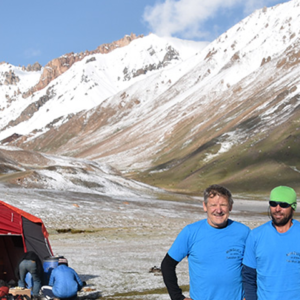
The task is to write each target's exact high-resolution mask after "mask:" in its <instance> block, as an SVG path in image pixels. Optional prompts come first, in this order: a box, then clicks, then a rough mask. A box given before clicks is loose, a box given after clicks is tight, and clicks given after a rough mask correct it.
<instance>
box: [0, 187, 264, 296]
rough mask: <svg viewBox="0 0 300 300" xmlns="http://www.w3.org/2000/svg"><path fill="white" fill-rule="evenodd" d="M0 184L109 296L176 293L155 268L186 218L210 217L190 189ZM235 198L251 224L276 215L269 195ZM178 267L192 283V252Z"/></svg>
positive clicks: (93, 288)
mask: <svg viewBox="0 0 300 300" xmlns="http://www.w3.org/2000/svg"><path fill="white" fill-rule="evenodd" d="M0 192H1V194H2V196H3V197H2V199H3V201H7V202H9V203H11V205H13V206H15V207H19V208H20V209H22V210H24V211H26V212H28V213H30V214H32V215H33V216H35V217H36V218H38V219H41V220H42V221H43V224H44V225H45V227H46V229H47V231H48V233H49V237H48V239H49V243H50V246H51V249H52V251H53V254H54V255H62V256H65V257H67V258H68V260H69V262H70V266H71V267H72V268H74V269H75V270H76V271H77V272H78V274H79V275H80V277H81V278H82V280H85V281H86V282H87V286H88V287H89V288H90V292H89V294H90V295H91V296H93V295H98V296H99V299H103V300H108V299H148V300H152V299H153V300H154V299H162V300H164V299H165V300H167V299H169V296H168V295H167V293H166V290H165V288H164V284H163V280H162V276H161V275H160V274H159V273H151V272H149V270H150V269H151V268H152V267H154V266H157V267H159V266H160V263H161V260H162V258H163V257H164V255H165V254H166V252H167V251H168V249H169V247H170V246H171V243H172V241H173V240H174V238H175V237H176V235H177V234H178V232H179V231H180V230H181V229H182V228H183V226H185V225H187V224H188V223H191V222H194V221H197V220H199V219H201V218H204V217H205V214H204V212H203V209H202V201H201V198H199V197H195V198H193V197H189V196H183V195H181V196H180V195H173V196H172V195H169V197H170V199H169V200H160V199H155V198H154V197H151V198H149V196H147V195H144V196H143V195H141V198H140V199H139V201H137V199H138V198H134V197H126V196H120V197H109V196H106V197H104V196H99V195H95V194H94V195H93V194H86V193H72V192H59V191H43V190H34V189H19V190H18V189H14V188H5V189H4V188H3V187H2V188H1V191H0ZM171 196H172V197H173V198H172V197H171ZM264 197H265V196H264V195H261V200H265V198H264ZM234 201H235V203H234V209H233V211H232V219H234V220H238V221H241V222H244V223H245V224H247V225H249V226H250V227H252V228H253V227H256V226H258V225H259V224H261V223H263V222H265V221H267V220H269V219H268V216H267V202H266V201H254V200H250V199H242V198H240V199H239V198H238V197H235V199H234ZM75 204H76V205H75ZM177 271H178V272H179V274H180V275H179V276H180V284H181V285H182V286H183V287H184V288H187V286H188V281H189V278H188V269H187V261H186V260H185V261H184V262H183V263H182V264H180V265H179V266H178V270H177ZM96 292H97V293H96ZM81 296H83V297H84V293H83V295H81Z"/></svg>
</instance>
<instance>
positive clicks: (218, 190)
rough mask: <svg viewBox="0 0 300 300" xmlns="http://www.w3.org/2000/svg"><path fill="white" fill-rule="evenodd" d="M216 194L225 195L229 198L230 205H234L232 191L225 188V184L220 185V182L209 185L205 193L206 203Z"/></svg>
mask: <svg viewBox="0 0 300 300" xmlns="http://www.w3.org/2000/svg"><path fill="white" fill-rule="evenodd" d="M216 195H219V196H223V197H225V198H227V200H228V204H229V205H230V206H232V205H233V199H232V196H231V192H230V191H229V190H228V189H227V188H225V187H224V186H221V185H218V184H213V185H211V186H209V187H208V188H207V189H206V190H205V191H204V193H203V196H204V203H205V205H206V204H207V201H208V198H212V197H214V196H216Z"/></svg>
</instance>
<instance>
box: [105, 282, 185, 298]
mask: <svg viewBox="0 0 300 300" xmlns="http://www.w3.org/2000/svg"><path fill="white" fill-rule="evenodd" d="M180 288H181V289H182V291H183V293H185V292H188V291H189V285H184V286H181V287H180ZM162 294H168V291H167V289H166V288H157V289H148V290H144V291H132V292H124V293H116V294H114V295H111V296H107V297H101V298H100V299H102V300H116V299H130V297H137V296H147V295H162Z"/></svg>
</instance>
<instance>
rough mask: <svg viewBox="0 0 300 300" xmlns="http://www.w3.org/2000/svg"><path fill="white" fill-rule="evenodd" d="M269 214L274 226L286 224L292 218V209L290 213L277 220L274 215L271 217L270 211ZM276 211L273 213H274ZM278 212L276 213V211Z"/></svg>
mask: <svg viewBox="0 0 300 300" xmlns="http://www.w3.org/2000/svg"><path fill="white" fill-rule="evenodd" d="M270 214H271V218H272V221H273V224H274V225H276V226H284V225H286V224H287V223H288V222H289V221H290V220H291V219H292V218H293V210H291V213H290V214H289V215H288V216H286V217H284V218H283V219H281V220H279V221H277V220H276V219H275V218H274V217H273V214H272V213H271V212H270ZM275 214H276V213H274V215H275ZM277 214H278V213H277Z"/></svg>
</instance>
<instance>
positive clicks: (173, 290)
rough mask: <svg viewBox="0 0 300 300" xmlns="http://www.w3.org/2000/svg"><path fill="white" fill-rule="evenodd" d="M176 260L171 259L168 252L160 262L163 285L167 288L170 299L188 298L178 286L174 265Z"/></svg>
mask: <svg viewBox="0 0 300 300" xmlns="http://www.w3.org/2000/svg"><path fill="white" fill-rule="evenodd" d="M177 264H178V261H176V260H175V259H173V258H172V257H171V256H170V255H169V254H168V253H167V254H166V256H165V258H164V259H163V261H162V263H161V271H162V275H163V279H164V282H165V285H166V287H167V289H168V292H169V295H170V297H171V299H172V300H184V299H188V298H185V296H184V295H183V294H182V290H181V288H180V287H179V286H178V282H177V275H176V271H175V269H176V266H177Z"/></svg>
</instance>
